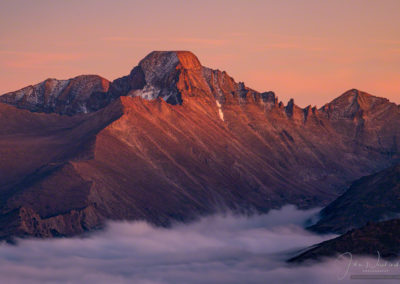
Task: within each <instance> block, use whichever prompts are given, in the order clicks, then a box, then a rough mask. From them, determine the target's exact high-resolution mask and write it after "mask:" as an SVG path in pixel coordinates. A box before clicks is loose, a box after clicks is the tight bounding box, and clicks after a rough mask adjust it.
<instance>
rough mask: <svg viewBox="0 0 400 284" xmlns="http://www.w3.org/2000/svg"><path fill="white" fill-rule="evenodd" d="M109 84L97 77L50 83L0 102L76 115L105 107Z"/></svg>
mask: <svg viewBox="0 0 400 284" xmlns="http://www.w3.org/2000/svg"><path fill="white" fill-rule="evenodd" d="M109 85H110V82H108V81H107V80H106V79H104V78H101V77H100V76H97V75H82V76H78V77H75V78H72V79H69V80H57V79H47V80H45V81H43V82H42V83H39V84H36V85H34V86H28V87H25V88H23V89H21V90H18V91H15V92H11V93H7V94H4V95H2V96H0V102H3V103H7V104H11V105H14V106H16V107H18V108H22V109H28V110H30V111H35V112H45V113H53V112H55V113H59V114H68V115H73V114H77V113H88V112H93V111H95V110H98V109H100V108H102V107H104V106H105V105H106V103H107V92H108V88H109Z"/></svg>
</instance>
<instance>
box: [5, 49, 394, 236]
mask: <svg viewBox="0 0 400 284" xmlns="http://www.w3.org/2000/svg"><path fill="white" fill-rule="evenodd" d="M46 84H47V85H46ZM35 88H36V89H35ZM22 90H23V91H22ZM22 90H21V91H17V92H13V93H9V94H6V95H4V96H2V97H0V100H1V101H2V102H5V103H0V146H1V147H0V157H1V161H2V162H1V163H0V195H1V198H0V202H1V207H0V232H1V234H0V237H2V238H7V237H9V236H13V235H34V236H42V237H51V236H56V235H67V236H69V235H73V234H79V233H82V232H84V231H86V230H92V229H95V228H98V227H101V226H102V224H104V220H106V219H117V220H118V219H129V220H137V219H140V220H146V221H149V222H152V223H154V224H157V225H162V226H168V225H169V224H170V222H171V220H179V221H190V220H193V219H195V218H197V217H198V216H200V215H205V214H210V213H213V212H215V211H220V210H224V209H223V208H229V209H231V210H234V211H238V212H247V213H248V212H267V211H268V210H270V209H273V208H278V207H281V206H283V205H285V204H287V203H290V204H295V205H297V206H299V207H300V208H310V207H313V206H323V205H325V204H327V203H329V202H330V201H332V200H333V199H334V198H336V197H337V196H338V195H339V194H340V193H342V192H343V191H344V190H345V189H346V187H347V185H348V184H349V183H350V182H352V181H354V180H355V179H357V178H360V177H361V176H364V175H367V174H371V173H373V172H376V171H379V170H381V169H383V168H385V167H388V166H390V165H391V164H392V163H395V162H396V161H398V159H399V152H400V150H399V141H400V111H399V106H397V105H396V104H393V103H391V102H389V101H387V100H385V99H382V98H377V97H374V96H371V95H368V94H365V93H362V92H358V91H357V96H355V95H354V94H355V93H354V92H355V91H354V90H351V91H350V93H349V92H346V93H345V94H343V95H342V96H340V97H339V98H338V99H336V100H334V101H333V102H331V103H329V104H327V105H325V106H324V107H323V108H321V109H317V108H316V107H311V106H309V107H307V108H304V109H303V108H300V107H298V106H297V105H296V104H295V102H294V101H293V100H292V101H290V102H289V103H288V104H287V105H285V104H284V103H282V102H280V101H279V100H278V98H277V96H276V95H275V93H273V92H270V91H269V92H264V93H259V92H257V91H255V90H252V89H251V88H249V87H247V86H246V85H245V84H244V83H243V82H235V80H234V79H233V78H232V77H230V76H229V75H228V74H227V73H226V72H224V71H219V70H213V69H210V68H207V67H203V66H202V65H201V64H200V62H199V60H198V59H197V57H196V56H195V55H193V54H192V53H190V52H184V51H167V52H159V51H156V52H152V53H150V54H149V55H148V56H146V57H145V58H144V59H143V60H142V61H140V62H139V64H138V66H136V67H134V68H133V69H132V71H131V72H130V74H129V75H127V76H124V77H122V78H119V79H116V80H114V81H113V82H111V83H108V81H105V79H102V78H101V77H98V76H89V77H88V76H79V77H76V78H75V79H70V80H65V81H56V80H50V81H49V80H48V81H45V82H44V83H41V84H39V85H37V86H36V87H35V86H33V87H28V88H24V89H22ZM30 90H31V91H30ZM349 94H350V95H349ZM15 106H16V107H15ZM21 108H23V109H21ZM343 109H345V110H346V111H344V112H343ZM29 110H30V111H29ZM60 114H62V115H60ZM9 224H12V226H11V225H9Z"/></svg>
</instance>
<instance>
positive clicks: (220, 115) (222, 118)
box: [215, 100, 225, 121]
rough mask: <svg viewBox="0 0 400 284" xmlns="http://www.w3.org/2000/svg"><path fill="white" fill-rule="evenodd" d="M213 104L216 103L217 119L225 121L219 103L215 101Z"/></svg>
mask: <svg viewBox="0 0 400 284" xmlns="http://www.w3.org/2000/svg"><path fill="white" fill-rule="evenodd" d="M215 102H216V103H217V107H218V113H219V118H221V120H222V121H225V119H224V113H223V112H222V108H221V104H220V103H219V101H218V100H215Z"/></svg>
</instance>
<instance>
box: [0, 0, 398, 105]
mask: <svg viewBox="0 0 400 284" xmlns="http://www.w3.org/2000/svg"><path fill="white" fill-rule="evenodd" d="M152 50H191V51H193V52H194V53H195V54H196V55H197V56H198V57H199V59H200V61H201V62H202V64H203V65H205V66H208V67H211V68H215V69H217V68H218V69H221V70H225V71H227V72H228V74H230V75H231V76H233V77H234V78H235V80H236V81H244V82H245V83H246V85H247V86H249V87H252V88H254V89H256V90H258V91H268V90H272V91H275V92H276V94H277V95H278V96H279V98H280V99H281V100H283V101H284V102H285V103H286V102H287V101H288V100H289V99H290V98H294V99H295V102H296V103H297V104H299V105H300V106H306V105H308V104H312V105H318V106H321V105H322V104H324V103H326V102H329V101H330V100H332V99H333V98H335V97H337V96H339V95H340V94H341V93H343V92H344V91H346V90H348V89H351V88H357V89H360V90H363V91H366V92H368V93H371V94H374V95H377V96H382V97H386V98H389V99H390V100H391V101H394V102H396V103H400V1H397V0H394V1H347V0H346V1H340V0H335V1H235V0H232V1H204V0H203V1H161V0H160V1H125V0H117V1H115V0H114V1H105V0H103V1H102V0H99V1H92V0H85V1H82V0H80V1H75V0H72V1H50V0H49V1H41V0H37V1H28V0H27V1H21V0H14V1H11V0H10V1H7V0H6V1H1V2H0V94H2V93H5V92H8V91H12V90H16V89H20V88H22V87H24V86H26V85H29V84H34V83H38V82H40V81H42V80H44V79H46V78H48V77H53V78H58V79H66V78H70V77H74V76H76V75H79V74H99V75H101V76H103V77H105V78H107V79H109V80H113V79H116V78H117V77H120V76H123V75H126V74H128V73H129V71H130V70H131V69H132V67H134V66H135V65H137V63H138V61H139V60H140V59H141V58H143V57H144V56H145V55H146V54H148V53H149V52H150V51H152Z"/></svg>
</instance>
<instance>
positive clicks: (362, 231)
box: [289, 219, 400, 262]
mask: <svg viewBox="0 0 400 284" xmlns="http://www.w3.org/2000/svg"><path fill="white" fill-rule="evenodd" d="M399 251H400V220H399V219H394V220H389V221H385V222H379V223H372V222H371V223H368V224H367V225H365V226H364V227H361V228H359V229H354V230H351V231H349V232H347V233H345V234H343V235H342V236H340V237H337V238H334V239H332V240H328V241H325V242H322V243H320V244H317V245H315V246H313V247H312V248H311V249H309V250H307V251H305V252H303V253H301V254H300V255H298V256H296V257H293V258H291V259H289V262H304V261H312V260H320V259H321V258H324V257H333V256H338V255H341V254H344V253H351V254H352V255H368V256H375V257H378V253H379V255H380V256H381V257H383V258H386V259H393V258H396V257H399V256H400V254H399Z"/></svg>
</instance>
